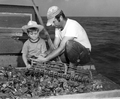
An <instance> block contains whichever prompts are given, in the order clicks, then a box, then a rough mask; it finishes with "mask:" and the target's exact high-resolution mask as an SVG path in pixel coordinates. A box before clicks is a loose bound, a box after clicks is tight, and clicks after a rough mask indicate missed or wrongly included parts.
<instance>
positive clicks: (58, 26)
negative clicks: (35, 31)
mask: <svg viewBox="0 0 120 99" xmlns="http://www.w3.org/2000/svg"><path fill="white" fill-rule="evenodd" d="M52 26H54V27H56V28H61V20H59V21H58V20H57V19H56V18H54V21H53V24H52Z"/></svg>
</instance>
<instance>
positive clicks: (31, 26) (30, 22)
mask: <svg viewBox="0 0 120 99" xmlns="http://www.w3.org/2000/svg"><path fill="white" fill-rule="evenodd" d="M33 27H35V28H38V29H39V32H40V31H42V30H43V28H44V27H43V26H42V25H39V24H37V22H35V21H29V22H28V24H27V25H24V26H23V27H22V30H23V31H24V32H25V33H27V29H29V28H33Z"/></svg>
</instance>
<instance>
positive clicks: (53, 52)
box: [46, 37, 74, 61]
mask: <svg viewBox="0 0 120 99" xmlns="http://www.w3.org/2000/svg"><path fill="white" fill-rule="evenodd" d="M73 38H74V37H64V38H63V40H62V41H61V43H60V46H59V47H58V48H56V49H54V50H53V51H52V52H51V53H50V54H49V55H48V56H47V57H46V61H49V60H51V59H53V58H55V57H57V56H58V55H59V54H60V53H61V52H62V51H63V50H64V49H65V44H66V42H67V41H69V40H72V39H73Z"/></svg>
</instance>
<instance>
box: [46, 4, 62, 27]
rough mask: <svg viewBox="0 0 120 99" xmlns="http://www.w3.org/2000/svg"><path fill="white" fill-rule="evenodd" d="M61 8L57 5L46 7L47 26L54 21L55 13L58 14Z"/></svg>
mask: <svg viewBox="0 0 120 99" xmlns="http://www.w3.org/2000/svg"><path fill="white" fill-rule="evenodd" d="M61 11H62V10H61V9H60V8H59V7H58V6H52V7H50V8H49V9H48V12H47V19H48V21H47V24H46V25H47V26H50V25H52V23H53V21H54V18H55V16H56V15H58V14H59V13H60V12H61Z"/></svg>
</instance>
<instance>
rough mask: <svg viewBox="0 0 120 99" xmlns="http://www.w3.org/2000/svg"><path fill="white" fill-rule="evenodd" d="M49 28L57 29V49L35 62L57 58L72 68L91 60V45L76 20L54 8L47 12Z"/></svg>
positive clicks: (55, 41) (55, 44)
mask: <svg viewBox="0 0 120 99" xmlns="http://www.w3.org/2000/svg"><path fill="white" fill-rule="evenodd" d="M47 19H48V21H47V26H50V25H52V26H54V27H55V39H54V46H55V49H54V50H53V51H52V52H51V53H50V54H48V55H46V57H42V56H40V57H39V58H38V59H34V61H39V62H47V61H50V60H52V59H54V58H56V57H57V56H60V58H61V61H62V62H64V63H69V64H70V66H77V65H79V64H80V65H84V64H86V63H87V62H89V60H90V51H91V44H90V41H89V39H88V36H87V34H86V31H85V30H84V29H83V27H82V26H81V25H80V24H79V23H78V22H77V21H75V20H72V19H69V18H66V16H65V14H64V13H63V11H62V10H61V9H60V8H58V7H57V6H52V7H50V8H49V9H48V12H47Z"/></svg>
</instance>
